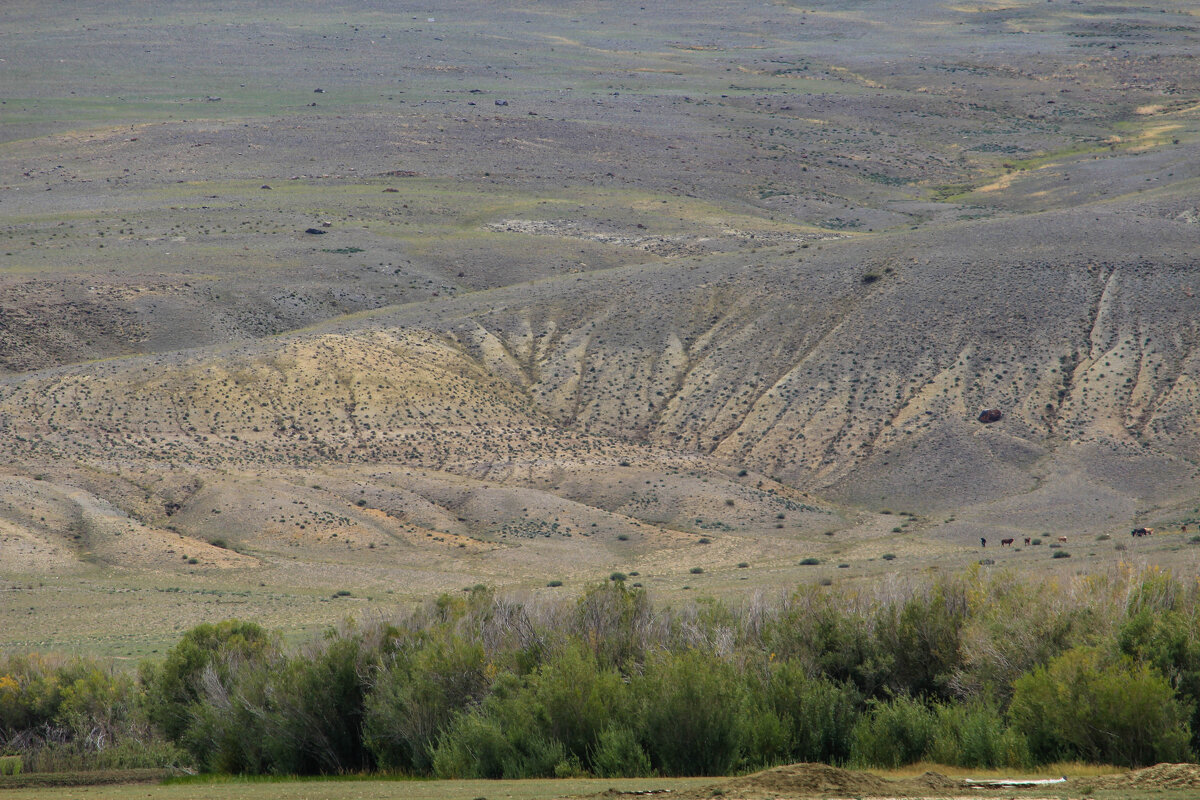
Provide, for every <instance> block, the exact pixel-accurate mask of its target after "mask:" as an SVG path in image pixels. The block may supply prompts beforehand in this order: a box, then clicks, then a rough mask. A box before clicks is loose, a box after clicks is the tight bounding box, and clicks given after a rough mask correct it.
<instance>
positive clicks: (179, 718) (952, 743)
mask: <svg viewBox="0 0 1200 800" xmlns="http://www.w3.org/2000/svg"><path fill="white" fill-rule="evenodd" d="M1198 613H1200V592H1198V591H1197V586H1196V585H1195V584H1194V583H1190V582H1189V583H1185V582H1181V581H1177V580H1175V579H1173V578H1171V577H1170V576H1169V575H1166V574H1163V573H1160V572H1153V571H1152V572H1145V573H1139V574H1133V573H1131V572H1121V573H1117V574H1113V575H1110V576H1105V577H1091V578H1087V579H1079V580H1075V581H1071V582H1057V581H1055V582H1036V583H1034V582H1020V581H1016V580H1014V579H1012V578H1011V576H999V577H991V578H985V577H982V576H981V575H980V574H978V573H976V572H971V573H968V574H966V575H963V576H961V577H958V578H954V579H948V580H943V581H940V582H937V583H934V584H932V585H925V586H920V587H908V588H905V587H900V586H889V587H885V588H883V589H880V590H878V591H876V592H875V593H874V594H871V595H870V596H868V595H865V594H862V593H849V592H847V593H841V594H838V593H834V592H831V591H830V590H828V589H824V588H820V587H811V588H801V589H798V590H797V591H795V592H794V593H792V594H790V595H788V596H785V597H780V598H778V599H776V600H768V599H766V598H764V597H762V596H756V597H754V598H748V599H746V600H744V601H743V602H740V603H737V604H730V603H725V602H721V601H716V600H705V601H698V602H692V603H689V604H687V605H685V606H684V607H682V608H675V609H672V608H659V607H655V606H654V605H653V604H652V603H651V602H650V598H649V597H648V595H647V594H646V593H645V592H644V591H642V590H640V589H630V588H627V587H626V586H625V585H624V584H623V583H622V582H620V581H616V582H606V583H605V584H603V585H598V586H596V587H593V588H591V589H590V590H588V591H586V592H585V593H584V594H583V595H582V596H581V597H578V598H574V599H571V600H569V601H561V600H557V601H552V602H551V601H541V600H524V601H522V600H518V599H514V598H504V597H498V596H496V595H495V594H494V593H493V592H491V591H490V590H488V589H485V588H483V587H476V588H475V589H474V590H471V591H470V592H468V593H464V594H463V595H461V596H456V597H452V596H442V597H440V598H438V599H437V600H434V601H431V602H429V603H427V604H425V605H423V606H421V607H420V608H418V609H416V610H414V611H412V612H411V613H408V614H406V615H404V616H403V617H401V618H398V619H395V620H392V621H390V622H388V623H375V624H371V625H353V624H350V623H347V624H346V625H344V626H343V627H341V628H339V629H337V630H330V631H328V632H327V633H326V634H325V635H324V636H323V637H322V638H320V639H319V640H316V641H313V642H309V643H308V644H306V645H304V646H301V647H299V648H288V647H285V646H284V645H283V643H282V641H281V640H280V639H279V637H278V636H276V635H273V634H270V633H268V632H267V631H264V630H263V629H262V628H260V627H259V626H257V625H255V624H254V623H250V622H240V621H226V622H222V623H219V624H216V625H202V626H199V627H197V628H195V629H193V630H192V631H189V632H188V633H187V634H186V635H185V636H184V637H183V639H182V640H181V641H180V642H179V643H178V644H177V645H176V646H175V647H174V648H172V649H171V650H170V652H169V653H168V654H167V656H166V658H165V659H163V660H162V661H161V662H158V663H147V664H144V665H143V666H142V669H141V671H140V674H139V676H138V678H137V680H136V681H135V680H134V679H132V678H130V677H128V676H122V675H118V674H113V673H110V672H105V671H103V670H100V669H98V668H97V667H96V666H95V665H90V664H88V663H87V662H82V661H64V662H61V663H60V662H53V661H47V660H44V659H38V658H36V657H26V658H18V657H12V658H9V659H8V660H7V661H0V754H4V753H6V752H16V753H26V754H30V753H32V754H33V755H34V758H35V759H36V758H37V757H38V754H39V753H45V754H47V756H46V758H47V759H49V760H46V762H45V763H52V759H50V758H49V754H52V753H54V752H60V753H62V752H71V753H90V754H92V757H94V758H100V757H101V754H105V753H113V752H116V753H120V752H122V748H124V751H125V752H141V753H143V754H145V755H144V757H143V761H150V760H153V761H156V762H158V763H161V762H164V761H169V760H170V759H172V758H174V757H176V755H177V751H175V750H174V749H173V748H172V745H175V746H178V747H179V748H181V749H182V751H184V752H186V754H187V757H188V759H189V760H190V761H192V762H193V763H194V764H195V765H196V766H198V767H200V768H202V769H205V770H211V771H220V772H244V773H298V774H313V773H337V772H350V771H362V770H371V769H382V770H388V771H393V772H400V773H407V774H418V775H437V776H442V777H483V778H494V777H510V778H511V777H535V776H547V777H549V776H565V775H582V774H592V775H598V776H603V777H616V776H622V775H629V776H634V775H646V774H651V773H660V774H667V775H715V774H727V773H730V772H735V771H738V770H745V769H752V768H756V767H761V766H768V765H771V764H778V763H786V762H793V761H823V762H827V763H839V764H858V765H880V766H897V765H901V764H906V763H912V762H914V761H917V760H921V759H928V760H933V761H937V762H941V763H946V764H955V765H961V766H1009V767H1019V766H1028V765H1034V764H1039V763H1046V762H1051V761H1057V760H1063V759H1082V760H1088V761H1097V762H1110V763H1115V764H1123V765H1142V764H1148V763H1154V762H1156V761H1164V760H1171V761H1177V760H1190V759H1192V758H1193V757H1194V755H1195V753H1196V747H1197V744H1198V743H1197V741H1196V740H1195V739H1194V738H1193V731H1194V730H1197V729H1200V725H1197V724H1196V723H1197V720H1196V718H1195V715H1196V713H1197V699H1198V698H1200V628H1198V627H1197V614H1198ZM153 732H157V733H158V734H159V736H160V737H161V738H158V739H156V738H155V737H154V734H153ZM168 742H169V743H170V744H168ZM51 745H53V746H51ZM139 747H140V748H142V749H140V750H138V749H137V748H139ZM55 748H57V750H56V749H55ZM29 768H30V766H29V760H28V759H27V761H26V769H29Z"/></svg>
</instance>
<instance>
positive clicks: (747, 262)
mask: <svg viewBox="0 0 1200 800" xmlns="http://www.w3.org/2000/svg"><path fill="white" fill-rule="evenodd" d="M0 43H2V45H3V46H2V47H0V50H2V51H3V60H2V61H0V87H2V91H3V97H0V103H2V104H0V253H2V254H3V257H2V259H0V452H2V453H3V454H4V460H3V464H2V465H0V487H2V490H0V589H3V590H5V591H6V597H7V598H9V599H11V600H12V602H6V603H4V604H2V605H0V621H2V624H0V629H2V630H3V631H5V634H4V636H3V641H4V642H5V643H7V644H8V645H12V646H30V647H31V646H63V645H75V644H78V643H83V642H86V643H87V644H86V645H85V646H88V647H99V648H100V649H106V650H110V651H112V652H117V653H126V652H128V653H141V652H146V651H148V650H152V649H154V648H155V647H156V646H158V644H159V643H161V642H162V641H165V640H166V639H167V638H169V637H170V636H171V634H172V632H173V631H174V630H177V629H180V628H183V627H187V626H188V625H190V624H193V623H194V622H197V621H201V620H206V619H212V618H214V617H216V616H230V615H242V616H255V617H257V618H260V619H263V620H264V621H266V622H267V623H269V624H274V625H276V626H278V627H282V628H285V629H288V630H299V629H302V628H305V627H309V626H314V625H320V624H324V623H326V622H329V621H332V620H336V619H339V618H340V617H342V616H344V615H345V614H347V613H350V612H351V611H353V610H361V609H363V608H373V607H385V606H387V605H388V604H395V603H403V602H406V601H408V600H409V599H411V598H412V597H414V596H418V595H427V594H429V593H433V592H437V591H442V590H458V589H460V588H463V587H464V586H469V585H471V584H473V583H475V582H487V583H492V584H497V585H503V586H508V587H510V588H512V589H514V590H515V589H520V590H525V591H569V590H570V589H571V587H572V586H574V587H576V588H578V587H579V586H581V585H583V584H585V583H586V582H588V581H595V580H601V579H604V578H606V577H607V576H608V575H609V573H610V572H614V571H622V572H624V573H627V574H629V575H630V577H629V580H631V581H637V582H640V583H644V584H645V585H647V586H658V587H660V588H661V589H663V590H665V591H667V592H669V593H675V592H679V593H680V596H681V597H684V596H686V594H684V593H685V592H687V593H691V592H696V591H701V592H709V593H711V592H732V591H740V590H744V589H746V588H751V587H753V588H758V589H765V590H768V591H776V590H784V589H786V588H787V587H789V586H793V585H795V584H796V583H797V582H810V581H820V582H823V583H824V582H834V581H838V582H841V581H863V582H865V583H872V584H874V583H876V582H877V581H879V580H881V579H882V580H899V579H902V578H903V579H908V578H913V577H914V576H920V575H922V574H926V573H927V572H928V571H930V570H938V569H958V568H961V567H962V566H963V565H966V564H968V563H975V562H978V561H979V560H980V558H981V556H984V555H986V556H988V558H987V559H985V561H987V562H992V563H989V564H987V566H989V567H992V566H993V565H994V566H995V567H996V568H1012V569H1020V570H1025V569H1038V570H1050V569H1053V570H1056V571H1059V572H1062V573H1063V574H1066V575H1070V574H1076V573H1079V572H1083V573H1088V572H1094V571H1103V570H1108V569H1115V568H1118V565H1119V564H1120V563H1121V562H1123V561H1127V560H1130V559H1136V560H1142V561H1150V562H1155V563H1165V564H1183V565H1187V566H1188V567H1189V568H1191V567H1192V566H1194V563H1195V561H1196V557H1195V556H1194V555H1193V554H1192V553H1193V552H1200V547H1197V546H1196V545H1193V544H1192V543H1191V541H1190V534H1182V535H1177V534H1181V532H1182V528H1183V526H1185V525H1187V526H1189V528H1193V527H1194V526H1195V525H1196V524H1198V523H1200V472H1198V463H1197V454H1198V453H1200V424H1198V422H1197V419H1198V416H1197V412H1198V410H1200V383H1198V381H1200V353H1198V351H1197V344H1198V342H1200V305H1198V301H1197V299H1196V297H1195V294H1196V292H1197V291H1200V267H1198V266H1197V262H1196V254H1197V252H1198V251H1197V248H1198V246H1200V199H1198V198H1200V194H1198V192H1197V189H1198V187H1200V70H1197V68H1196V67H1197V64H1196V58H1197V56H1196V53H1197V52H1200V50H1198V45H1200V12H1197V10H1196V9H1194V8H1193V7H1192V5H1191V4H1190V3H1186V2H1181V1H1174V0H1173V1H1172V2H1167V3H1162V4H1160V5H1159V6H1155V7H1153V8H1150V7H1143V6H1141V5H1137V4H1133V3H1125V2H1119V1H1115V2H1109V3H1105V4H1097V3H1092V2H1084V1H1083V0H1076V1H1075V2H1060V0H1055V2H1052V3H1046V2H1039V3H1035V2H1032V1H1029V2H1009V3H999V2H990V0H980V1H979V2H973V3H970V2H969V3H963V4H954V3H950V2H935V1H934V0H920V1H919V2H912V1H911V0H906V2H873V3H863V2H852V1H851V0H818V2H814V3H807V4H798V3H791V2H769V3H768V2H763V3H754V2H737V3H733V4H728V3H726V4H718V3H711V2H691V3H676V4H668V5H667V6H664V5H662V4H653V5H646V6H644V7H643V6H640V5H638V4H636V3H624V2H622V3H611V4H591V3H553V4H533V5H530V6H503V5H497V4H490V3H489V4H480V3H475V2H465V1H463V2H450V3H439V4H436V7H429V8H423V7H422V8H418V7H415V6H414V7H412V8H408V7H405V8H402V9H401V8H398V7H394V6H392V5H390V4H379V3H374V2H370V0H349V1H348V2H345V3H342V4H339V5H338V6H336V7H331V8H324V7H323V8H322V9H320V10H316V9H314V8H311V7H307V6H303V5H297V4H288V3H283V4H280V3H270V4H268V3H258V2H251V0H238V2H235V3H230V4H224V5H223V6H222V8H220V9H218V8H216V7H211V8H208V7H204V6H200V7H186V8H185V7H181V6H178V5H174V4H166V3H163V4H157V3H151V4H146V5H144V6H139V7H138V8H137V9H133V10H131V9H127V8H122V7H120V6H119V5H110V6H104V7H96V6H94V5H93V4H73V3H66V4H58V5H56V6H55V7H54V9H53V10H51V9H48V8H46V7H44V6H43V5H42V4H37V3H17V4H13V7H12V9H11V10H10V11H9V12H7V13H6V15H5V19H4V20H3V21H2V22H0ZM986 409H995V410H996V411H998V412H999V419H997V420H995V421H992V422H981V421H980V413H981V411H984V410H986ZM1142 525H1147V526H1151V527H1155V528H1157V529H1158V531H1159V533H1160V534H1162V533H1166V534H1168V535H1165V536H1163V535H1156V536H1155V537H1150V538H1148V539H1139V540H1137V541H1136V542H1135V541H1133V540H1131V539H1130V537H1129V536H1128V532H1129V530H1130V529H1131V528H1133V527H1137V526H1142ZM1060 536H1065V537H1067V539H1068V543H1067V545H1066V547H1065V548H1058V549H1060V550H1063V549H1066V548H1069V549H1070V551H1071V555H1072V556H1073V558H1072V559H1070V560H1064V559H1054V560H1053V561H1052V560H1051V558H1050V556H1051V552H1050V549H1049V547H1048V545H1050V544H1052V543H1053V544H1055V545H1056V547H1057V545H1058V544H1060V543H1059V542H1058V538H1059V537H1060ZM981 537H982V538H987V539H988V540H989V546H988V547H987V549H986V552H985V553H981V551H980V548H979V539H980V538H981ZM1025 537H1030V538H1031V539H1035V540H1041V539H1044V540H1045V542H1046V544H1045V545H1043V546H1040V547H1039V546H1032V545H1031V546H1024V547H1023V546H1020V545H1018V546H1016V547H1013V548H1011V549H1008V548H1006V549H1005V550H1003V551H1000V550H999V548H997V547H996V545H997V544H998V541H999V539H1001V538H1015V539H1016V540H1017V542H1018V543H1020V542H1023V541H1024V539H1025ZM814 562H815V563H814ZM559 581H561V582H562V583H563V584H564V586H563V587H561V588H556V589H548V588H546V584H547V583H551V582H554V583H557V582H559ZM335 595H336V597H335ZM84 609H86V613H84V614H80V611H81V610H84Z"/></svg>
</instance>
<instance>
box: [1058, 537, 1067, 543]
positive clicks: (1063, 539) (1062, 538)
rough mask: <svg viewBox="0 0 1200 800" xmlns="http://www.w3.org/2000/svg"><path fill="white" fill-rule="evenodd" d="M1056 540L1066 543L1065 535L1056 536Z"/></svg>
mask: <svg viewBox="0 0 1200 800" xmlns="http://www.w3.org/2000/svg"><path fill="white" fill-rule="evenodd" d="M1058 540H1059V541H1060V542H1062V543H1063V544H1066V543H1067V537H1065V536H1060V537H1058Z"/></svg>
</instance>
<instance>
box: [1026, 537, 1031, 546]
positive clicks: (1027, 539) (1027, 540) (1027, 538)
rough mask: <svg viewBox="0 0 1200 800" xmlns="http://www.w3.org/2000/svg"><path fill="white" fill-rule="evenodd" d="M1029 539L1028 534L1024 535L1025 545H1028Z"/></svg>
mask: <svg viewBox="0 0 1200 800" xmlns="http://www.w3.org/2000/svg"><path fill="white" fill-rule="evenodd" d="M1030 541H1031V540H1030V538H1029V537H1028V536H1026V537H1025V546H1026V547H1029V542H1030Z"/></svg>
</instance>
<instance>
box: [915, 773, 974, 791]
mask: <svg viewBox="0 0 1200 800" xmlns="http://www.w3.org/2000/svg"><path fill="white" fill-rule="evenodd" d="M904 783H906V784H907V783H911V784H913V785H914V786H918V787H920V788H921V789H961V788H963V782H962V781H958V780H955V779H954V778H947V777H946V776H945V775H943V774H942V773H940V772H926V773H924V774H922V775H921V776H919V777H916V778H913V779H912V780H911V781H905V782H904Z"/></svg>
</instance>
